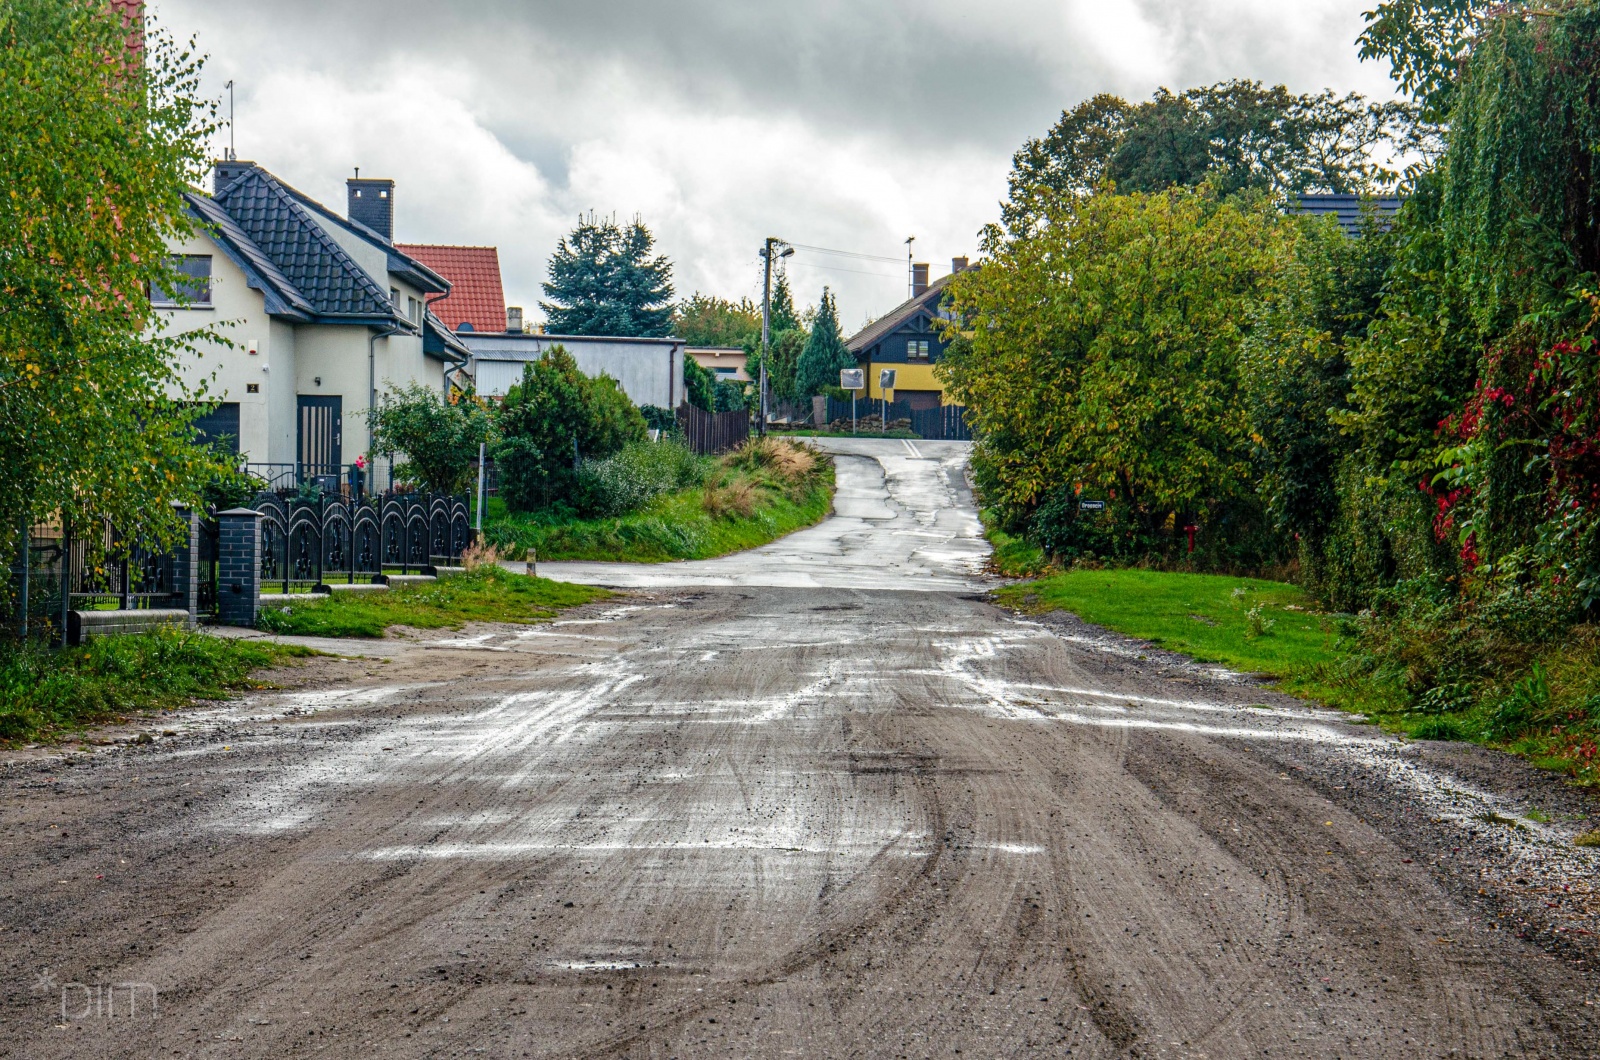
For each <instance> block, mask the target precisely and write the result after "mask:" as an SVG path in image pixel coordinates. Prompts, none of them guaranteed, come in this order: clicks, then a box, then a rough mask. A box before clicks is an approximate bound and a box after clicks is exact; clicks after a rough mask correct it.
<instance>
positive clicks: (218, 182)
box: [211, 159, 256, 195]
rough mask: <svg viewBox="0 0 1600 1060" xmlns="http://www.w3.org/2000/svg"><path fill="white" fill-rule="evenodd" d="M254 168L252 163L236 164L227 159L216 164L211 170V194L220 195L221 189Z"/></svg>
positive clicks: (254, 165)
mask: <svg viewBox="0 0 1600 1060" xmlns="http://www.w3.org/2000/svg"><path fill="white" fill-rule="evenodd" d="M254 168H256V164H255V163H254V162H236V161H231V160H228V159H224V160H223V161H221V162H218V163H217V164H216V165H215V166H214V167H213V168H212V170H211V194H213V195H221V194H222V189H223V188H226V187H227V186H228V185H229V184H232V183H233V182H234V181H236V180H238V179H239V178H240V177H242V176H244V175H245V174H246V173H248V172H250V171H251V170H252V169H254Z"/></svg>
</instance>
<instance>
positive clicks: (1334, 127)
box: [1002, 81, 1415, 235]
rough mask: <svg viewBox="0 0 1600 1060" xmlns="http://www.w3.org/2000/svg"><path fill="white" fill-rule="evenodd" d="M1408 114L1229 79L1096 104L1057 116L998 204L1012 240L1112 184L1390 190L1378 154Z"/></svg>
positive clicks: (1410, 124) (1409, 129) (1405, 127)
mask: <svg viewBox="0 0 1600 1060" xmlns="http://www.w3.org/2000/svg"><path fill="white" fill-rule="evenodd" d="M1414 128H1415V112H1414V109H1413V108H1411V107H1409V106H1407V105H1406V104H1402V103H1371V102H1369V101H1367V100H1366V99H1364V98H1363V97H1361V96H1359V95H1356V94H1354V93H1352V94H1350V95H1347V96H1339V95H1337V94H1335V93H1333V92H1320V93H1316V94H1312V95H1304V96H1296V95H1293V94H1292V93H1290V92H1289V90H1288V89H1287V88H1285V87H1283V86H1282V85H1279V86H1276V87H1273V88H1267V87H1265V86H1263V85H1262V84H1260V83H1259V82H1254V81H1225V82H1222V83H1220V84H1216V85H1212V86H1210V87H1207V88H1195V89H1190V90H1189V91H1187V92H1184V93H1182V94H1174V93H1172V92H1169V91H1168V90H1166V89H1161V90H1160V91H1158V92H1157V93H1156V94H1155V96H1154V97H1153V98H1151V99H1150V100H1149V101H1148V102H1145V103H1140V104H1136V105H1135V104H1130V103H1128V102H1126V101H1125V100H1122V99H1120V98H1118V97H1116V96H1110V95H1104V94H1102V95H1098V96H1095V97H1093V98H1091V99H1089V100H1086V101H1085V102H1083V103H1081V104H1079V105H1078V106H1077V107H1075V108H1074V109H1072V110H1070V111H1067V112H1065V113H1063V114H1062V115H1061V120H1060V121H1059V122H1057V123H1056V125H1055V126H1054V128H1052V129H1051V130H1050V132H1049V133H1047V134H1046V135H1045V136H1044V137H1043V138H1039V139H1031V140H1029V141H1028V142H1027V143H1026V144H1024V145H1023V147H1022V149H1021V150H1020V151H1018V152H1017V154H1016V156H1015V157H1014V159H1013V166H1012V172H1011V176H1010V181H1009V183H1010V196H1009V199H1008V201H1007V202H1006V203H1005V204H1004V205H1003V207H1002V214H1003V220H1004V223H1005V226H1006V230H1007V231H1009V232H1011V233H1012V234H1013V235H1016V234H1020V233H1023V232H1025V231H1027V230H1028V229H1029V228H1030V227H1032V226H1033V225H1035V224H1037V223H1039V222H1040V221H1041V220H1043V218H1044V215H1045V213H1046V212H1047V211H1048V209H1049V204H1050V203H1052V202H1053V201H1055V200H1057V199H1058V198H1059V197H1060V196H1062V195H1086V194H1088V193H1090V192H1092V191H1094V190H1096V189H1098V188H1099V187H1100V186H1101V185H1102V184H1103V183H1107V182H1109V183H1110V184H1112V185H1114V186H1115V188H1116V189H1117V190H1118V191H1122V192H1155V191H1164V190H1166V189H1167V188H1171V187H1196V186H1198V185H1200V184H1203V183H1211V184H1213V185H1214V186H1215V187H1216V188H1217V189H1218V191H1219V192H1220V193H1222V194H1224V195H1227V194H1233V193H1236V192H1241V191H1258V192H1273V193H1279V194H1282V193H1294V192H1310V191H1331V192H1341V193H1349V192H1356V191H1363V190H1369V189H1373V188H1375V187H1377V186H1379V185H1383V184H1392V183H1393V182H1394V180H1395V179H1396V175H1395V174H1394V173H1392V172H1390V171H1388V170H1386V169H1384V168H1383V167H1382V166H1380V165H1379V164H1378V163H1377V162H1376V161H1375V160H1374V159H1375V149H1376V148H1380V147H1384V146H1387V145H1391V144H1397V143H1401V142H1404V141H1406V139H1407V138H1408V137H1409V136H1411V135H1412V133H1413V130H1414Z"/></svg>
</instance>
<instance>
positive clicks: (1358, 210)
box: [1292, 195, 1405, 236]
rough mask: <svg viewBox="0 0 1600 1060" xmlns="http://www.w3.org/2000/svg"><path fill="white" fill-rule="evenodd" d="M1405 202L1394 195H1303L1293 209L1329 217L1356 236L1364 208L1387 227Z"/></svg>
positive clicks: (1302, 212) (1360, 225)
mask: <svg viewBox="0 0 1600 1060" xmlns="http://www.w3.org/2000/svg"><path fill="white" fill-rule="evenodd" d="M1404 201H1405V200H1403V199H1397V198H1393V197H1389V198H1369V197H1366V196H1362V195H1302V196H1300V197H1299V198H1298V199H1296V200H1295V202H1294V204H1293V206H1292V209H1293V210H1294V212H1295V213H1300V214H1307V215H1310V216H1312V217H1329V216H1331V217H1333V218H1335V219H1336V220H1337V221H1338V222H1339V227H1341V228H1343V229H1344V230H1345V232H1346V233H1348V234H1349V235H1352V236H1359V235H1360V234H1361V229H1362V212H1363V211H1364V210H1366V209H1371V210H1372V211H1373V212H1374V213H1375V214H1377V221H1378V224H1379V225H1381V226H1384V227H1387V226H1388V225H1389V224H1390V223H1391V222H1392V221H1393V219H1394V215H1395V214H1396V213H1398V212H1399V210H1400V206H1401V204H1402V203H1403V202H1404Z"/></svg>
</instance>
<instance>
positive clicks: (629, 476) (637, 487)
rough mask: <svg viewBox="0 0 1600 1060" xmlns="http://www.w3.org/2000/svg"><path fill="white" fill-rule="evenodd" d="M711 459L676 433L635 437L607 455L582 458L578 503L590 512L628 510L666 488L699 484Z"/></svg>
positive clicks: (607, 513) (583, 511) (592, 514)
mask: <svg viewBox="0 0 1600 1060" xmlns="http://www.w3.org/2000/svg"><path fill="white" fill-rule="evenodd" d="M711 464H712V461H711V460H709V459H707V458H705V457H701V456H697V455H695V453H694V452H693V451H691V450H690V449H689V447H688V446H686V445H684V444H682V443H681V442H678V441H674V440H671V439H669V440H666V441H661V442H648V441H645V442H630V443H629V444H628V445H626V446H624V447H623V448H622V450H621V451H619V452H617V453H615V454H613V455H611V456H608V457H606V458H605V459H604V460H586V461H584V462H583V465H582V467H581V468H580V469H579V471H578V487H577V493H576V501H577V503H576V505H575V507H576V508H577V510H578V513H579V514H580V515H583V516H586V517H595V516H616V515H626V514H627V513H628V512H633V511H638V510H639V509H640V508H643V507H644V506H645V505H646V504H649V503H650V502H651V501H652V500H654V499H655V498H656V497H659V496H661V495H662V494H664V493H671V492H674V491H676V490H681V489H692V488H694V487H696V486H699V485H700V484H701V483H703V482H704V481H705V479H706V476H707V475H708V474H709V471H710V466H711Z"/></svg>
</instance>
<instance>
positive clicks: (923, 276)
mask: <svg viewBox="0 0 1600 1060" xmlns="http://www.w3.org/2000/svg"><path fill="white" fill-rule="evenodd" d="M927 293H928V264H927V262H922V261H919V262H917V263H916V264H915V265H913V266H911V297H912V298H916V297H917V296H918V295H924V294H927Z"/></svg>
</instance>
